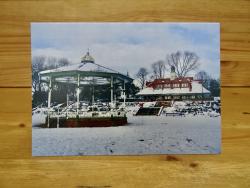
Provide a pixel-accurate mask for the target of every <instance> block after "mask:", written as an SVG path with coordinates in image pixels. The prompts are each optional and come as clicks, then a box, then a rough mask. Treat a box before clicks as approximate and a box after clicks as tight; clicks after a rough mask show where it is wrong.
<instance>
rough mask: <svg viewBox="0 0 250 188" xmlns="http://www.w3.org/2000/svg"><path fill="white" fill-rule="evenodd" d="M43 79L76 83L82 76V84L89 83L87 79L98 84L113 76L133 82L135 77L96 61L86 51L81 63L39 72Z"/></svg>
mask: <svg viewBox="0 0 250 188" xmlns="http://www.w3.org/2000/svg"><path fill="white" fill-rule="evenodd" d="M39 75H40V79H41V81H45V82H46V81H48V78H49V77H52V78H54V79H56V81H57V82H70V83H76V78H77V76H78V75H79V76H80V77H81V84H83V85H84V84H88V83H87V82H86V81H91V80H93V79H95V82H96V83H97V84H105V83H108V79H110V78H111V77H113V78H114V79H116V80H118V81H125V82H126V83H127V82H132V81H133V79H132V78H130V77H128V76H126V75H124V74H122V73H120V72H118V71H116V70H113V69H111V68H108V67H105V66H103V65H100V64H97V63H95V60H94V58H93V57H92V56H91V55H90V54H89V52H87V53H86V55H85V56H83V57H82V58H81V63H77V64H71V65H68V66H63V67H59V68H56V69H51V70H45V71H41V72H40V73H39ZM84 81H85V83H84Z"/></svg>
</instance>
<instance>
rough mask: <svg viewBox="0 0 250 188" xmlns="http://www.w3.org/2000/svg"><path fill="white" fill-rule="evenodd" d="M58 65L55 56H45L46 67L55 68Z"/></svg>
mask: <svg viewBox="0 0 250 188" xmlns="http://www.w3.org/2000/svg"><path fill="white" fill-rule="evenodd" d="M57 67H58V64H57V58H56V57H53V56H49V57H48V58H47V66H46V69H55V68H57Z"/></svg>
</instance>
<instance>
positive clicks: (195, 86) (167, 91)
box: [136, 81, 210, 95]
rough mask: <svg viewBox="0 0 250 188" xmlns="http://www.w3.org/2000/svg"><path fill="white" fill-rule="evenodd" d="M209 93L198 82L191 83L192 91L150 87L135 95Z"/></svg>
mask: <svg viewBox="0 0 250 188" xmlns="http://www.w3.org/2000/svg"><path fill="white" fill-rule="evenodd" d="M202 88H203V93H210V91H208V90H207V89H206V88H204V87H202V86H201V84H200V83H198V81H192V90H191V91H190V90H189V88H188V87H187V88H173V89H171V88H164V89H153V88H152V87H146V88H144V89H142V90H141V91H140V92H138V93H137V94H136V95H168V94H172V95H175V94H196V93H202Z"/></svg>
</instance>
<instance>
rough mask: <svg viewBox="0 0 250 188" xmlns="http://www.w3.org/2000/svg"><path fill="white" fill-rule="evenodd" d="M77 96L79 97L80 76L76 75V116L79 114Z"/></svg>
mask: <svg viewBox="0 0 250 188" xmlns="http://www.w3.org/2000/svg"><path fill="white" fill-rule="evenodd" d="M79 95H80V75H79V74H78V75H77V91H76V97H77V101H76V107H77V109H76V113H77V115H78V114H79Z"/></svg>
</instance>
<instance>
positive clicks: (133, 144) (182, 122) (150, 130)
mask: <svg viewBox="0 0 250 188" xmlns="http://www.w3.org/2000/svg"><path fill="white" fill-rule="evenodd" d="M220 119H221V118H220V117H209V116H208V115H196V116H193V115H186V116H185V117H171V116H167V117H166V116H132V115H128V121H129V124H128V125H127V126H122V127H105V128H58V129H57V128H55V129H45V128H36V127H33V129H32V154H33V156H57V155H138V154H139V155H141V154H212V153H213V154H215V153H220V146H221V127H220Z"/></svg>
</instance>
